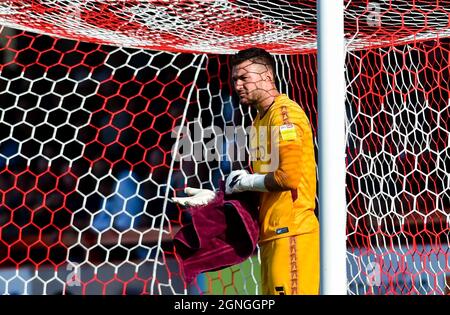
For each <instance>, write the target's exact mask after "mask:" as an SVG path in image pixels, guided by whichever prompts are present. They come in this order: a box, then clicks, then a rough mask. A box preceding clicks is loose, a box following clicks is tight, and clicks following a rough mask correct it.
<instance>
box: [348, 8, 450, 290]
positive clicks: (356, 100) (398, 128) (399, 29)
mask: <svg viewBox="0 0 450 315" xmlns="http://www.w3.org/2000/svg"><path fill="white" fill-rule="evenodd" d="M356 3H358V1H352V5H354V4H356ZM374 8H376V9H377V14H378V15H377V16H376V17H374V16H372V20H369V22H370V21H372V22H373V21H375V22H376V23H380V25H382V26H383V27H381V26H374V27H373V28H372V29H366V28H364V27H363V28H362V29H361V30H360V31H359V32H358V33H357V34H356V35H355V38H360V37H366V38H367V42H366V43H365V42H362V44H363V45H362V46H361V49H360V50H357V51H352V52H349V53H348V55H347V59H346V71H347V78H348V81H347V84H348V86H347V118H348V125H347V126H348V129H347V131H348V148H347V202H348V225H347V233H348V246H349V252H348V258H349V261H350V263H349V270H350V278H349V279H351V280H350V281H349V282H350V283H349V291H350V292H351V293H353V294H444V293H446V292H448V291H449V283H448V279H446V276H447V275H448V273H449V271H450V269H449V265H448V261H449V239H448V234H449V225H448V224H449V213H450V202H449V200H450V199H449V197H450V195H449V182H448V174H449V168H448V165H449V163H448V161H449V158H450V155H449V153H450V151H449V143H450V142H449V133H448V130H449V125H448V123H449V114H450V107H449V106H450V104H449V99H450V93H449V90H450V89H449V85H448V77H449V74H450V73H449V72H450V67H449V61H450V40H449V39H448V38H438V39H434V40H426V38H428V37H432V36H433V34H435V30H436V27H437V26H438V25H439V27H442V28H441V29H440V31H441V35H443V34H447V33H448V12H447V13H445V12H446V11H445V10H448V8H449V7H448V5H447V6H446V3H445V1H410V2H409V4H405V3H403V2H401V1H399V2H396V1H387V2H381V4H379V5H378V7H371V10H372V11H371V14H374V12H375V11H374V10H373V9H374ZM369 11H370V10H366V11H365V12H366V13H369ZM443 13H445V14H444V15H442V14H443ZM439 16H441V18H439ZM419 17H422V18H423V19H421V18H419ZM346 18H347V21H346V22H347V24H351V23H354V21H352V20H351V17H350V15H349V12H347V17H346ZM366 18H367V17H365V16H364V14H362V15H361V16H360V18H359V19H358V20H357V21H358V22H359V23H360V24H365V23H367V22H368V20H367V19H366ZM369 31H370V32H369ZM422 35H424V36H422ZM447 35H448V34H447ZM398 37H402V38H403V39H404V40H402V41H396V39H397V38H398ZM386 43H392V44H391V45H386ZM383 44H384V45H383ZM364 45H368V47H369V48H366V47H364ZM376 46H382V47H379V48H376ZM370 47H372V48H370Z"/></svg>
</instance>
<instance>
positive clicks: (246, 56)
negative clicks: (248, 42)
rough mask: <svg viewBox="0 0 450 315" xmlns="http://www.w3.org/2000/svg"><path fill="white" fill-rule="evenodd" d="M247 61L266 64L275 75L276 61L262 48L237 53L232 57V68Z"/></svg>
mask: <svg viewBox="0 0 450 315" xmlns="http://www.w3.org/2000/svg"><path fill="white" fill-rule="evenodd" d="M246 60H252V61H255V62H257V63H261V64H264V65H266V66H268V68H269V70H270V71H272V73H273V74H275V59H274V58H273V56H272V55H271V54H270V53H269V52H267V51H266V50H264V49H262V48H256V47H255V48H248V49H244V50H241V51H239V52H237V53H236V54H235V55H233V56H232V57H231V66H232V67H234V66H237V65H239V64H241V63H243V62H244V61H246Z"/></svg>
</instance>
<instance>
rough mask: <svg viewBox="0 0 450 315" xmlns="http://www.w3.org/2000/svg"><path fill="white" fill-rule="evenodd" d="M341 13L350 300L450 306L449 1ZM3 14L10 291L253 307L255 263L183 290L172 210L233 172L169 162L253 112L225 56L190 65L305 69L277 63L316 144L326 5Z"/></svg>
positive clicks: (34, 7)
mask: <svg viewBox="0 0 450 315" xmlns="http://www.w3.org/2000/svg"><path fill="white" fill-rule="evenodd" d="M345 4H346V12H345V14H346V15H345V29H346V38H347V44H348V46H347V48H348V51H347V59H346V74H347V118H348V121H347V123H348V124H347V127H348V128H347V131H348V148H347V163H348V172H347V188H346V189H347V202H348V226H347V233H348V245H349V250H348V255H347V257H348V268H349V292H350V293H352V294H384V293H387V294H418V293H420V294H441V293H444V292H446V291H447V290H448V289H449V284H448V280H446V274H448V272H449V266H448V261H449V249H448V248H449V247H448V245H449V240H448V234H449V233H448V232H449V231H448V230H449V226H448V222H449V202H448V200H449V199H450V196H449V194H448V191H449V181H448V174H449V173H450V172H449V170H448V167H447V164H449V163H448V160H449V156H450V155H449V154H450V153H449V133H448V130H449V125H448V124H449V121H448V117H449V88H448V82H447V81H448V80H447V78H448V77H449V50H450V49H449V41H448V38H447V37H448V35H449V34H448V30H449V27H448V23H449V22H448V14H449V8H450V4H449V2H448V1H425V0H417V1H400V0H399V1H382V2H380V3H379V4H377V3H375V4H374V3H373V2H370V1H355V0H352V1H346V2H345ZM0 10H1V13H2V14H1V15H0V22H1V23H2V24H3V25H9V26H13V27H16V28H19V29H22V30H21V31H17V30H13V29H10V28H6V27H3V28H2V33H1V36H0V41H1V46H0V47H1V48H0V57H1V59H2V62H1V65H0V88H1V90H2V91H4V92H3V93H2V94H1V95H0V98H1V103H2V104H3V105H2V108H1V109H0V114H1V116H0V117H1V122H0V133H1V139H2V141H1V144H0V197H1V206H0V212H1V213H0V214H1V215H0V236H1V237H0V265H1V267H2V268H1V269H0V292H8V293H15V292H19V293H47V294H50V293H58V292H64V293H74V294H78V293H83V294H90V293H91V294H92V293H102V294H134V293H140V294H165V293H170V294H172V293H195V294H198V293H257V292H258V271H257V265H258V263H257V262H255V261H251V262H250V263H249V267H248V266H247V267H243V268H241V269H233V270H232V271H231V276H230V278H228V276H227V275H226V274H225V273H218V274H214V275H207V276H206V277H199V278H198V279H197V280H196V281H195V283H194V284H193V285H191V286H186V284H185V283H183V281H182V280H181V276H180V270H179V267H178V262H177V261H176V260H175V256H174V253H173V249H172V246H171V244H170V239H171V237H172V236H173V235H174V233H175V232H176V230H177V228H178V226H179V224H180V223H181V222H185V221H187V220H188V219H189V217H188V216H187V215H186V213H184V212H183V211H180V209H179V208H177V207H175V206H174V205H173V204H172V203H170V202H168V197H170V196H172V195H173V194H174V193H175V192H177V194H180V193H181V191H182V189H183V187H184V186H185V185H193V186H200V187H204V188H211V187H213V186H216V185H217V181H218V180H219V179H220V178H221V177H222V176H223V175H225V174H227V173H228V172H229V170H230V168H231V166H232V164H233V163H232V161H230V159H229V158H228V159H227V158H224V159H223V160H222V161H221V162H218V161H208V162H205V161H199V160H193V161H192V160H191V161H189V160H188V158H187V157H188V156H190V155H189V153H188V152H184V153H183V155H182V157H181V160H180V161H178V160H173V155H172V154H171V153H172V149H173V145H174V144H175V143H176V140H177V139H178V138H179V137H180V135H179V134H178V133H177V132H174V130H175V127H176V126H185V127H187V128H190V129H191V130H194V129H195V128H199V129H201V130H203V131H205V132H206V131H208V130H210V131H212V132H211V134H212V135H213V136H212V137H210V138H209V139H205V138H200V139H194V141H193V142H192V143H191V144H190V145H191V146H192V147H193V146H195V145H199V146H200V147H202V146H206V145H207V144H208V142H210V141H214V136H218V135H220V133H221V132H222V131H223V128H224V127H225V126H230V125H231V126H234V127H238V126H243V125H244V126H245V125H248V124H250V122H251V117H252V115H253V113H252V112H251V110H248V109H246V108H242V107H239V105H238V104H237V103H236V98H233V97H232V91H231V89H230V86H229V72H230V69H229V67H228V59H227V56H224V55H207V54H202V55H196V54H184V53H179V52H180V51H181V52H214V53H228V52H234V51H235V50H237V49H241V48H245V47H249V46H251V45H255V44H256V45H258V46H261V47H264V48H266V49H269V50H270V51H272V52H278V53H285V54H292V55H278V56H277V76H278V78H279V85H280V89H281V91H283V92H287V93H288V94H289V95H290V96H291V97H293V98H294V99H295V100H297V101H298V102H299V103H300V104H301V105H302V107H303V108H304V109H305V111H306V112H307V115H308V117H309V118H310V120H311V122H312V125H313V129H314V130H316V123H317V113H316V108H317V107H316V95H317V90H316V81H315V80H316V72H317V67H316V55H315V53H314V49H315V47H316V46H315V41H316V35H315V28H316V24H315V20H316V12H315V2H314V1H302V2H288V1H258V2H251V3H250V4H249V3H246V2H244V1H239V0H236V1H225V0H221V1H209V2H204V1H194V0H191V1H177V2H174V3H172V4H171V5H168V4H167V2H166V1H145V2H144V1H115V2H112V1H80V0H79V1H70V2H69V1H50V0H48V1H44V0H41V1H26V2H24V1H3V2H1V3H0ZM218 13H220V14H218ZM23 29H25V30H33V31H38V32H45V33H48V34H51V35H53V37H48V36H44V35H36V34H34V33H29V32H25V31H23ZM55 36H63V37H68V38H71V39H76V40H67V39H57V38H55ZM105 43H106V44H114V45H115V46H116V47H113V46H107V45H104V44H105ZM117 46H128V47H134V49H132V48H123V47H122V48H118V47H117ZM140 47H145V48H149V49H160V50H165V51H173V52H174V53H169V52H158V51H150V50H142V49H137V48H140ZM175 52H177V53H175ZM299 52H302V53H303V54H298V53H299ZM211 126H216V127H218V128H219V129H211V128H212V127H211ZM236 129H237V128H236ZM226 145H234V144H232V143H231V144H229V143H228V144H226ZM225 155H226V154H225ZM235 164H239V165H233V168H236V167H238V166H239V167H245V166H246V163H245V162H243V161H237V162H236V163H235ZM246 268H247V269H246Z"/></svg>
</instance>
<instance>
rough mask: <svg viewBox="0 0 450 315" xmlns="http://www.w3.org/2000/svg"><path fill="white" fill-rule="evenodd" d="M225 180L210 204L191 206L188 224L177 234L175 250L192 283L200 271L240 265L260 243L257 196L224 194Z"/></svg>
mask: <svg viewBox="0 0 450 315" xmlns="http://www.w3.org/2000/svg"><path fill="white" fill-rule="evenodd" d="M223 190H224V189H223V183H221V189H220V190H219V192H218V193H217V194H216V197H215V198H214V199H213V200H212V201H211V202H210V203H208V204H207V205H205V206H199V207H192V208H189V209H188V211H189V212H190V213H191V215H192V223H189V224H187V225H185V226H183V227H181V229H180V230H179V231H178V232H177V234H176V235H175V237H174V246H175V249H176V250H175V252H176V255H177V257H178V258H179V261H180V262H181V268H182V270H183V274H184V280H185V281H186V282H187V283H189V282H191V281H192V280H193V279H194V278H195V277H196V276H197V275H198V274H199V273H201V272H206V271H214V270H219V269H222V268H225V267H229V266H232V265H235V264H239V263H241V262H243V261H244V260H246V259H247V258H248V257H250V256H251V255H252V254H253V252H254V250H255V248H256V244H257V242H258V237H259V225H258V209H257V204H258V199H257V198H258V195H257V194H256V193H252V192H244V193H239V194H233V195H225V194H224V191H223Z"/></svg>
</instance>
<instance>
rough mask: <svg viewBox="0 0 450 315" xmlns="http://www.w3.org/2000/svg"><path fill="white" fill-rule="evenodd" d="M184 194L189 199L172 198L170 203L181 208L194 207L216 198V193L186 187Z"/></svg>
mask: <svg viewBox="0 0 450 315" xmlns="http://www.w3.org/2000/svg"><path fill="white" fill-rule="evenodd" d="M184 192H185V193H186V194H188V195H189V196H190V197H173V198H172V201H173V202H175V203H178V204H180V205H182V206H187V207H194V206H202V205H206V204H207V203H208V202H210V201H211V200H213V199H214V197H215V196H216V193H215V192H214V191H212V190H209V189H198V188H192V187H186V188H185V189H184Z"/></svg>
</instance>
